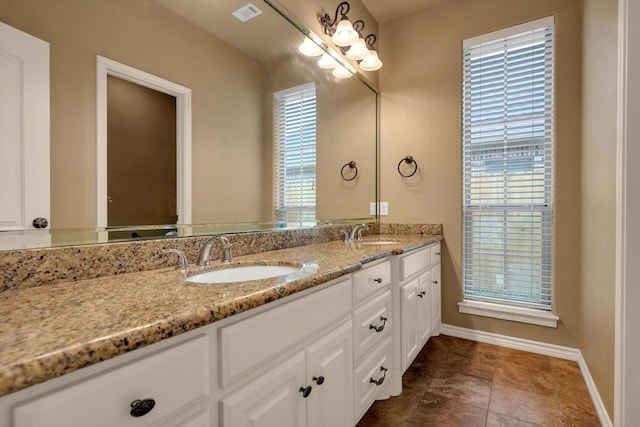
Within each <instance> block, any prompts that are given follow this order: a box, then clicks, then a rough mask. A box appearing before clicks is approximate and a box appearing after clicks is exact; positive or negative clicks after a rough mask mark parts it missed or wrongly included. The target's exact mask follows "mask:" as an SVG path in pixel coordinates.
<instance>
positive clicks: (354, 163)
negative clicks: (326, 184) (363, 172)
mask: <svg viewBox="0 0 640 427" xmlns="http://www.w3.org/2000/svg"><path fill="white" fill-rule="evenodd" d="M347 166H349V170H351V169H355V170H356V173H355V174H353V176H352V177H351V178H347V177H345V176H344V169H345V168H346V167H347ZM340 175H341V176H342V179H344V180H345V181H353V180H354V179H356V177H357V176H358V166H356V162H354V161H353V160H351V161H350V162H349V163H345V164H344V166H342V169H340Z"/></svg>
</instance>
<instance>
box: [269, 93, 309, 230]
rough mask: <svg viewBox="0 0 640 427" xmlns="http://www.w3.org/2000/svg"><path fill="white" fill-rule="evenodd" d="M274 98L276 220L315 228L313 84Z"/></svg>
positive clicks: (278, 94) (275, 94) (279, 94)
mask: <svg viewBox="0 0 640 427" xmlns="http://www.w3.org/2000/svg"><path fill="white" fill-rule="evenodd" d="M273 96H274V99H275V109H274V132H275V143H274V147H275V149H274V154H275V161H274V165H275V168H274V169H275V170H274V178H275V185H274V189H275V194H274V198H275V203H274V206H275V210H276V218H277V219H278V221H281V222H285V223H286V224H287V225H295V224H299V225H315V221H316V88H315V83H313V82H311V83H307V84H304V85H302V86H296V87H292V88H289V89H285V90H281V91H278V92H275V93H274V94H273Z"/></svg>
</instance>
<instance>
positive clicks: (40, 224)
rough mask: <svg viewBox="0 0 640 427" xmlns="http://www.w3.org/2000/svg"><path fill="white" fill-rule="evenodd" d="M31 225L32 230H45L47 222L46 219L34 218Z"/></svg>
mask: <svg viewBox="0 0 640 427" xmlns="http://www.w3.org/2000/svg"><path fill="white" fill-rule="evenodd" d="M32 224H33V227H34V228H47V225H49V221H47V219H46V218H35V219H34V220H33V222H32Z"/></svg>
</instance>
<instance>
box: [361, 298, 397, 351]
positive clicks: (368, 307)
mask: <svg viewBox="0 0 640 427" xmlns="http://www.w3.org/2000/svg"><path fill="white" fill-rule="evenodd" d="M391 321H392V319H391V291H386V292H384V293H383V294H381V295H379V296H377V297H376V298H374V299H373V300H371V301H369V302H368V303H366V304H365V305H363V306H362V307H360V308H358V309H357V310H355V311H354V312H353V326H354V327H353V346H354V349H355V351H354V354H355V358H356V360H358V359H360V357H362V356H363V355H365V354H367V352H368V351H369V350H371V348H373V346H375V345H376V344H377V343H379V342H380V341H382V340H383V339H384V338H386V337H388V336H389V335H391V328H392V325H391Z"/></svg>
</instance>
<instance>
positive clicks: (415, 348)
mask: <svg viewBox="0 0 640 427" xmlns="http://www.w3.org/2000/svg"><path fill="white" fill-rule="evenodd" d="M418 292H420V282H419V280H418V278H416V279H413V280H412V281H410V282H409V283H407V284H406V285H403V286H401V287H400V311H401V313H402V323H401V327H402V372H404V371H405V370H406V369H407V368H408V367H409V365H411V362H412V361H413V359H414V358H415V357H416V355H417V354H418V352H419V351H420V330H419V326H418V312H419V310H420V305H419V301H418V300H419V299H420V298H419V297H418Z"/></svg>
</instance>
